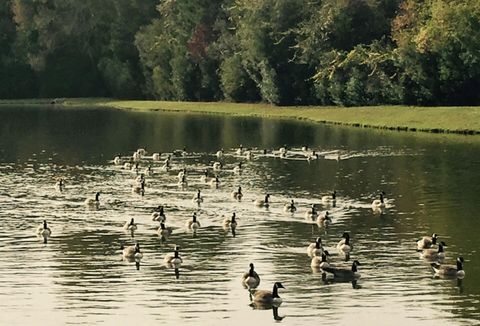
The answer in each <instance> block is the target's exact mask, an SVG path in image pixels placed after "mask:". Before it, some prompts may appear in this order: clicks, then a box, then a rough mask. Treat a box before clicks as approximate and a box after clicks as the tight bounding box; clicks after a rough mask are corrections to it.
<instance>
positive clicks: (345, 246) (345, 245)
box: [337, 232, 353, 254]
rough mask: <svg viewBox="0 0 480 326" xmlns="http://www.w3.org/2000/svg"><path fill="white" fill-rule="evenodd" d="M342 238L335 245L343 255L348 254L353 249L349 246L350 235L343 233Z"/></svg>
mask: <svg viewBox="0 0 480 326" xmlns="http://www.w3.org/2000/svg"><path fill="white" fill-rule="evenodd" d="M342 237H343V239H342V240H340V241H339V242H338V244H337V249H338V251H340V252H343V253H344V254H348V253H350V251H351V250H352V249H353V246H352V245H351V244H350V234H349V233H348V232H345V233H343V235H342Z"/></svg>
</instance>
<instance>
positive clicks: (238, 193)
mask: <svg viewBox="0 0 480 326" xmlns="http://www.w3.org/2000/svg"><path fill="white" fill-rule="evenodd" d="M242 197H243V193H242V187H238V189H237V190H236V191H235V190H234V191H232V198H233V199H236V200H239V201H240V200H242Z"/></svg>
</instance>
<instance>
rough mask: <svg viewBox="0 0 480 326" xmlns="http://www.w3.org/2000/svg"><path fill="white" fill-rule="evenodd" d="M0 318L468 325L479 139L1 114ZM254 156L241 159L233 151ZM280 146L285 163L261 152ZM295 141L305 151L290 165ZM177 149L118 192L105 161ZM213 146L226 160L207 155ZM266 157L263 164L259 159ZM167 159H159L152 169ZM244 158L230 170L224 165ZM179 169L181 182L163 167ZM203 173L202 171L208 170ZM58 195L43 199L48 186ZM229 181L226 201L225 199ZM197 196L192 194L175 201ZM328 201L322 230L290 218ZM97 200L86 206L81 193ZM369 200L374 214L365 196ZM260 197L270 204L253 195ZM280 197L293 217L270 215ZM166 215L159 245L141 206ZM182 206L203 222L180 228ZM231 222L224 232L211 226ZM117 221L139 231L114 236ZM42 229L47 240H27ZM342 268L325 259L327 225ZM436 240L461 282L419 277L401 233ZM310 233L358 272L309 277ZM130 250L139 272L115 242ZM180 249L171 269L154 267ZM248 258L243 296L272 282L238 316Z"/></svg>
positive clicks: (189, 118) (477, 318)
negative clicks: (270, 303) (346, 246)
mask: <svg viewBox="0 0 480 326" xmlns="http://www.w3.org/2000/svg"><path fill="white" fill-rule="evenodd" d="M0 136H1V137H0V183H1V184H2V187H1V188H0V221H1V232H0V249H1V255H0V311H1V313H0V324H1V325H33V324H36V325H46V324H50V325H65V324H85V325H92V324H95V323H102V322H103V324H115V325H128V324H138V325H145V324H159V323H163V324H166V325H174V324H178V323H182V324H184V325H186V324H189V325H198V324H205V325H225V324H229V325H245V324H247V323H252V322H253V323H255V325H260V324H262V325H267V324H274V323H279V322H280V323H282V324H284V325H318V324H322V325H346V324H352V325H405V324H407V323H408V324H409V325H435V326H438V325H474V324H477V325H478V324H480V311H479V309H480V308H479V307H480V278H479V277H478V275H479V274H480V254H479V252H478V247H479V245H480V238H479V236H478V233H479V231H480V222H479V213H478V212H479V211H480V201H479V193H480V140H477V138H478V137H477V138H475V137H473V136H472V137H470V138H466V137H462V136H442V135H425V134H410V133H409V134H407V133H395V132H382V131H372V130H363V129H354V128H342V127H331V126H325V125H319V124H309V123H303V122H295V121H293V122H292V121H279V120H270V119H251V118H232V117H223V116H211V115H203V116H202V115H189V114H177V113H175V114H174V113H160V112H150V113H147V112H129V111H114V110H100V109H71V108H69V109H58V108H53V107H51V108H28V107H15V108H6V107H3V108H0ZM240 144H243V146H244V147H248V148H255V149H256V150H255V151H254V152H255V156H254V157H253V158H252V159H251V160H247V159H246V158H245V157H239V156H238V155H236V154H235V151H234V150H235V148H237V147H238V146H239V145H240ZM284 144H286V145H287V146H288V147H289V148H291V149H292V151H293V152H292V151H291V152H290V153H289V154H288V155H287V158H286V159H282V158H279V157H278V156H277V155H275V152H271V150H277V149H278V148H279V147H281V146H283V145H284ZM304 145H308V146H309V147H310V148H312V149H314V150H316V151H317V152H318V153H321V154H322V157H321V158H320V159H318V160H313V161H310V162H309V161H307V160H305V159H304V158H302V155H301V147H302V146H304ZM183 147H185V148H186V151H187V153H188V154H187V156H186V157H182V156H179V157H174V158H173V159H172V170H171V171H169V172H165V171H162V170H161V169H160V167H161V165H162V164H161V163H160V162H154V161H153V160H152V159H144V160H143V161H142V162H141V163H140V168H141V170H143V169H144V168H145V167H146V166H147V165H149V164H151V165H152V167H153V171H154V174H153V175H152V176H147V177H146V178H147V179H146V180H147V181H146V182H147V183H146V187H145V194H144V196H140V195H138V194H134V193H132V191H131V189H132V180H133V179H134V178H135V174H134V173H132V172H131V171H129V170H125V169H123V168H122V166H116V165H114V164H113V162H112V159H113V158H114V157H115V155H117V154H118V153H121V154H122V156H124V157H127V156H128V157H130V156H131V155H132V153H133V152H134V151H135V150H136V149H137V148H145V149H146V150H147V151H148V153H149V154H152V153H155V152H161V153H166V152H172V151H174V150H178V149H182V148H183ZM220 148H224V149H225V156H224V157H223V158H221V159H218V158H217V157H216V156H215V155H214V154H215V152H216V151H217V150H219V149H220ZM264 148H265V149H268V150H269V152H268V153H267V155H260V153H261V150H263V149H264ZM165 155H166V154H163V156H162V159H163V158H165V157H166V156H165ZM215 161H221V162H222V163H223V164H224V167H223V169H222V172H220V181H221V184H220V187H219V188H218V189H215V188H212V187H210V186H209V185H208V184H205V183H204V182H202V181H200V176H201V173H202V172H201V171H203V169H205V168H206V167H207V166H209V167H211V166H212V164H213V162H215ZM238 162H243V171H242V173H241V174H235V173H233V168H234V167H235V166H236V165H237V163H238ZM184 167H186V168H187V170H188V172H187V173H188V187H187V188H181V187H179V186H178V184H177V174H178V172H179V171H180V170H181V169H183V168H184ZM210 173H211V175H213V172H212V170H211V169H210ZM59 177H62V178H64V179H65V180H66V188H65V190H64V191H62V192H60V191H58V190H56V189H55V187H54V184H55V181H56V179H57V178H59ZM239 185H241V186H242V188H243V193H244V197H243V199H242V201H241V202H237V201H234V200H232V198H231V196H230V193H231V192H232V190H234V189H235V188H236V187H237V186H239ZM197 189H201V191H202V195H203V197H204V202H203V203H202V204H201V205H200V206H197V204H195V203H193V202H192V201H191V198H192V196H193V195H194V194H195V192H196V190H197ZM334 189H335V190H336V191H337V196H338V198H337V202H336V205H335V206H336V207H331V205H328V204H325V205H324V204H321V205H319V210H320V212H321V213H323V212H324V211H325V210H329V212H330V214H331V216H332V219H333V221H332V224H331V225H330V226H329V227H328V228H325V227H324V226H322V225H320V226H319V225H317V224H316V223H315V222H313V221H312V220H308V219H306V218H305V217H304V212H305V211H306V210H307V209H308V208H309V207H310V205H311V204H313V203H322V200H321V198H322V196H323V195H326V194H329V193H330V192H332V191H333V190H334ZM96 191H99V192H100V193H101V195H100V205H99V208H98V210H92V209H87V208H86V206H85V205H84V200H85V199H86V198H87V197H92V196H93V194H94V193H95V192H96ZM380 191H385V193H386V198H387V203H388V204H387V210H386V211H385V212H384V213H383V214H378V213H375V212H373V211H372V209H371V202H372V201H373V200H374V199H375V198H378V194H379V192H380ZM267 192H268V193H270V194H271V198H270V199H271V206H270V208H269V209H265V208H258V207H255V205H254V204H253V200H255V199H256V198H260V197H263V196H264V194H265V193H267ZM291 199H293V200H294V201H295V203H296V204H297V207H298V211H297V212H295V213H293V214H292V213H285V212H284V211H283V206H284V204H285V203H287V202H290V200H291ZM158 205H165V213H166V216H167V221H166V224H167V226H171V227H173V228H174V230H173V234H172V235H171V236H170V237H169V238H168V239H162V238H161V237H159V236H158V235H157V232H156V231H157V228H158V226H159V223H158V222H155V221H152V219H151V216H150V215H151V213H152V210H153V208H154V207H156V206H158ZM195 211H196V212H197V214H198V218H199V221H200V222H201V224H202V226H201V228H200V229H198V230H197V232H195V233H193V232H192V231H189V230H188V229H187V228H186V227H185V222H186V221H188V220H189V219H191V216H192V214H193V212H195ZM232 212H236V214H237V217H238V218H239V220H238V223H239V225H238V227H237V229H236V232H235V236H233V234H232V232H231V231H230V230H228V229H227V230H225V229H224V228H223V227H222V221H223V219H224V217H225V216H230V215H231V214H232ZM131 218H134V219H135V221H136V222H137V223H138V229H137V230H136V231H135V232H134V233H133V234H131V233H129V232H126V231H124V230H123V225H124V223H125V222H126V221H128V220H130V219H131ZM44 219H45V220H47V221H48V222H49V225H50V227H51V229H52V236H51V237H50V238H49V239H48V242H47V243H46V244H45V243H44V241H43V239H41V238H38V237H37V236H36V234H35V232H36V228H37V226H39V225H40V224H41V223H42V221H43V220H44ZM345 231H348V232H350V235H351V239H352V243H353V245H354V247H353V251H352V253H351V257H350V261H348V262H345V261H344V260H345V259H344V258H343V257H342V256H341V255H340V254H339V253H338V252H337V250H336V249H335V246H336V243H337V242H338V241H339V240H340V238H341V236H342V234H343V232H345ZM434 232H436V233H437V234H438V235H439V239H440V240H442V241H445V242H446V244H447V247H446V259H445V262H446V263H454V262H455V259H456V257H458V256H463V257H464V259H465V265H464V268H465V271H466V276H465V278H464V279H462V280H457V279H438V278H434V277H433V276H434V274H433V271H432V269H431V268H430V265H429V262H427V261H425V260H423V259H422V258H420V256H419V253H418V252H417V251H416V244H415V241H416V240H417V239H418V238H420V237H421V236H424V235H431V234H432V233H434ZM317 236H320V237H321V238H322V240H323V243H324V246H325V247H326V248H327V249H328V250H329V252H330V253H331V254H332V255H331V264H334V265H336V266H346V267H349V266H350V264H351V261H352V260H354V259H357V260H359V261H360V262H361V264H362V265H361V266H359V272H360V274H361V278H360V279H359V280H358V281H357V282H356V283H355V282H353V284H352V283H351V282H334V281H331V280H330V279H327V280H324V279H323V278H322V275H321V273H318V272H316V271H313V270H312V268H311V267H310V258H309V257H308V256H307V254H306V248H307V246H308V244H309V243H310V242H312V241H314V239H315V238H316V237H317ZM135 242H138V243H139V244H140V246H141V251H142V252H143V258H142V259H141V261H140V263H139V264H136V263H135V262H129V261H126V260H124V259H123V258H122V250H121V249H120V248H121V245H122V244H125V245H133V244H134V243H135ZM174 245H178V246H180V254H181V255H182V257H183V259H184V262H183V264H182V265H181V266H180V268H179V269H178V270H177V271H175V270H173V269H172V268H171V267H168V266H166V265H165V264H164V263H163V257H164V256H165V254H167V253H171V252H172V248H173V246H174ZM250 262H253V263H254V264H255V269H256V271H257V272H258V273H259V274H260V277H261V283H260V286H259V289H268V290H271V288H272V285H273V283H274V282H276V281H281V282H282V283H283V285H284V286H285V289H282V290H281V291H280V296H281V297H282V298H283V303H282V305H281V306H280V307H278V308H275V309H265V310H262V309H255V307H252V306H251V305H250V294H249V292H248V291H247V290H246V289H244V288H243V286H242V284H241V275H242V274H243V273H244V272H245V271H247V270H248V265H249V263H250Z"/></svg>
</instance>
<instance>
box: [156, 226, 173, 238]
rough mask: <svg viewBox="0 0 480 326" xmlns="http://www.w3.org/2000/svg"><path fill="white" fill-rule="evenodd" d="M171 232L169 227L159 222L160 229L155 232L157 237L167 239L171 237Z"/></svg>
mask: <svg viewBox="0 0 480 326" xmlns="http://www.w3.org/2000/svg"><path fill="white" fill-rule="evenodd" d="M172 232H173V229H172V228H171V227H166V226H165V224H164V223H163V222H160V227H159V228H158V230H157V233H158V235H161V236H163V237H168V236H169V235H171V234H172Z"/></svg>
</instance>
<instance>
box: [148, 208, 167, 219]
mask: <svg viewBox="0 0 480 326" xmlns="http://www.w3.org/2000/svg"><path fill="white" fill-rule="evenodd" d="M166 219H167V217H166V216H165V212H164V208H163V206H162V205H159V206H158V207H157V208H155V211H154V212H153V213H152V221H159V222H161V223H164V222H165V221H166Z"/></svg>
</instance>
